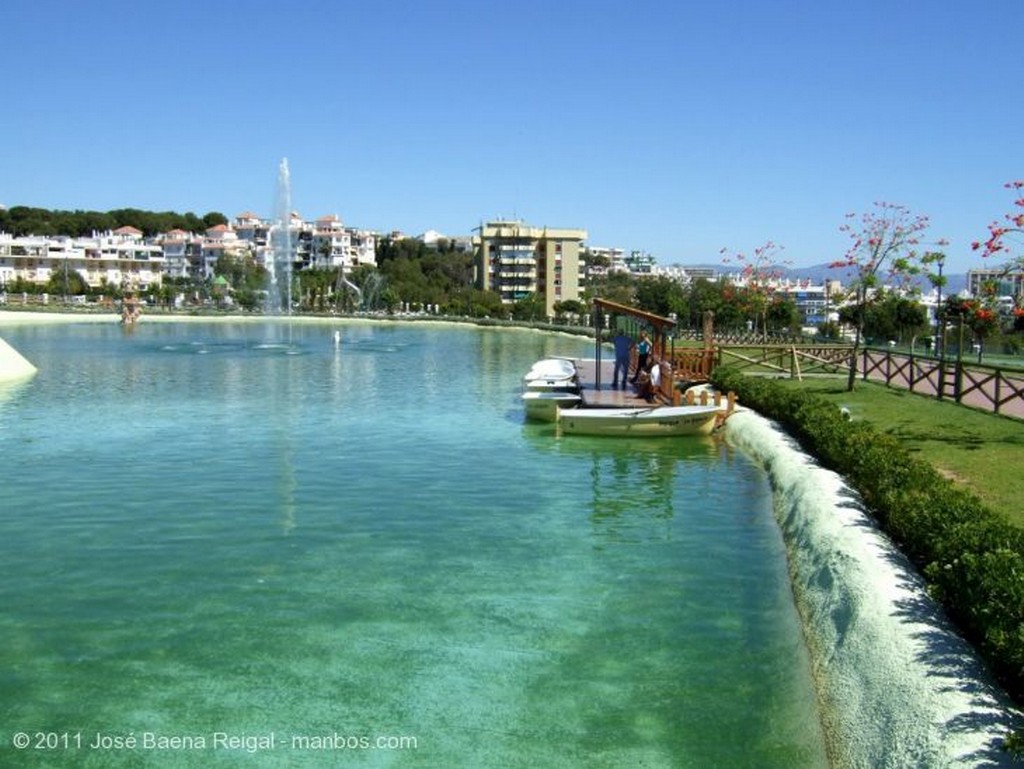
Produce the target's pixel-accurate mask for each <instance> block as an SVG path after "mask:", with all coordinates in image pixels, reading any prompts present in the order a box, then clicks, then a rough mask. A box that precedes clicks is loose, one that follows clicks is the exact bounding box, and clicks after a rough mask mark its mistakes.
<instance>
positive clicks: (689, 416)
mask: <svg viewBox="0 0 1024 769" xmlns="http://www.w3.org/2000/svg"><path fill="white" fill-rule="evenodd" d="M721 411H722V409H721V408H720V407H718V406H659V407H655V408H625V409H569V410H567V411H561V410H560V411H559V412H558V426H559V428H560V429H561V431H562V432H563V433H568V434H577V435H618V436H632V437H648V438H649V437H652V436H658V435H662V436H674V435H707V434H709V433H710V432H711V431H712V430H714V429H715V424H716V422H717V420H718V415H719V413H720V412H721Z"/></svg>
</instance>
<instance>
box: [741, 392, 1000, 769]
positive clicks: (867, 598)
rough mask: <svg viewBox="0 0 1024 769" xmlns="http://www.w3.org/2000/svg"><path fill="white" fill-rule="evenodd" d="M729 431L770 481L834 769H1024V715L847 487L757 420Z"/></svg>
mask: <svg viewBox="0 0 1024 769" xmlns="http://www.w3.org/2000/svg"><path fill="white" fill-rule="evenodd" d="M726 425H727V428H726V434H727V439H728V441H729V443H730V444H732V445H734V446H737V447H738V448H740V449H742V450H743V451H744V452H745V453H747V454H749V455H751V456H752V457H753V458H754V459H755V460H756V461H758V462H760V463H761V464H762V465H763V466H764V467H765V469H766V470H767V472H768V475H769V477H770V479H771V484H772V487H773V490H774V498H775V509H776V517H777V518H778V521H779V525H780V526H781V527H782V532H783V537H784V539H785V541H786V547H787V551H788V554H789V560H790V573H791V576H792V579H793V586H794V593H795V595H796V600H797V604H798V606H799V608H800V612H801V615H802V617H803V623H804V628H805V630H804V632H805V635H806V636H807V640H808V645H809V646H810V650H811V657H812V661H813V667H814V674H815V680H816V685H817V688H818V694H819V702H820V704H821V710H822V714H823V716H822V717H823V720H824V724H823V726H824V729H825V733H826V739H827V740H828V742H829V753H830V756H831V758H832V761H833V764H834V765H835V766H842V767H871V768H872V769H874V768H876V767H894V768H895V767H908V766H921V767H924V766H927V767H960V766H963V767H968V766H970V767H977V766H985V767H1003V766H1005V767H1011V766H1019V763H1017V762H1015V761H1013V760H1011V758H1010V756H1009V755H1008V754H1007V753H1005V752H1004V751H1003V750H1002V749H1001V743H1002V739H1003V738H1004V737H1005V736H1006V735H1007V734H1008V733H1009V732H1010V731H1011V729H1012V728H1013V726H1014V724H1019V721H1017V720H1016V719H1017V718H1018V716H1019V714H1016V713H1015V712H1014V711H1013V709H1012V704H1011V703H1010V701H1009V698H1008V697H1007V695H1006V694H1005V692H1003V691H1002V690H1001V689H999V688H998V687H997V686H995V685H994V683H993V682H992V680H991V677H990V676H989V675H988V673H987V671H986V668H985V666H984V665H983V664H982V662H981V661H980V660H979V658H978V657H977V654H976V653H975V652H974V650H973V649H972V648H971V647H970V645H969V644H967V643H966V642H965V641H964V640H963V639H962V638H960V637H959V636H958V635H957V634H956V632H955V630H954V629H953V628H952V626H951V624H950V623H949V621H948V620H947V619H946V617H945V615H944V614H943V612H942V611H941V609H940V608H939V607H938V606H937V605H936V604H935V603H934V602H933V601H932V599H931V598H929V596H928V595H927V592H926V590H925V587H924V583H923V581H922V579H921V578H920V576H919V575H918V574H917V572H916V571H915V570H914V569H913V567H912V566H911V565H910V563H909V562H908V561H907V560H906V558H904V557H903V555H902V554H900V553H899V552H898V551H897V550H896V548H895V547H894V546H893V544H892V543H891V542H890V541H889V539H888V538H887V537H885V535H884V534H882V533H881V532H880V531H879V530H878V528H877V527H876V526H875V525H874V523H873V522H872V521H871V520H870V518H869V517H868V516H867V514H866V513H864V512H863V509H862V507H861V505H860V500H859V498H858V497H857V496H856V495H855V494H854V492H853V491H852V490H850V489H849V488H848V487H847V486H846V484H845V483H844V482H843V480H842V478H841V477H839V476H838V475H836V474H835V473H833V472H831V471H828V470H825V469H823V468H821V467H820V466H818V465H817V464H816V463H815V462H814V461H813V460H812V459H811V458H810V457H808V456H807V455H806V454H804V453H803V452H802V451H801V450H800V449H799V447H798V446H797V445H796V443H795V442H794V441H792V439H790V438H789V437H788V436H786V435H785V434H784V433H782V432H781V431H780V430H778V429H776V427H775V425H774V424H773V423H771V422H770V421H768V420H766V419H764V418H763V417H761V416H759V415H757V414H756V413H754V412H753V411H749V410H743V411H739V412H736V413H734V414H733V415H732V416H730V417H729V420H728V422H727V423H726Z"/></svg>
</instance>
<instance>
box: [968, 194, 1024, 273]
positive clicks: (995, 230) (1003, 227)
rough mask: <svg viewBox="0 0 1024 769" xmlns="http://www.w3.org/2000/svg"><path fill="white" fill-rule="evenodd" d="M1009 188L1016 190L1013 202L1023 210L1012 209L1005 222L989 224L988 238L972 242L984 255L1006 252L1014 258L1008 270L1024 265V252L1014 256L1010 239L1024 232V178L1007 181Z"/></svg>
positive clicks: (1004, 217) (974, 247) (1004, 216)
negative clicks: (1015, 197) (1014, 210)
mask: <svg viewBox="0 0 1024 769" xmlns="http://www.w3.org/2000/svg"><path fill="white" fill-rule="evenodd" d="M1003 187H1005V188H1006V189H1008V190H1014V194H1015V195H1017V199H1016V200H1014V201H1013V204H1014V205H1015V206H1016V207H1017V208H1018V209H1021V210H1018V211H1016V212H1013V211H1011V212H1010V213H1008V214H1004V215H1003V220H1004V221H1005V224H1001V223H1000V222H999V221H994V222H992V223H991V224H990V225H989V226H988V239H987V240H985V241H980V240H976V241H974V242H973V243H971V248H972V249H974V250H975V251H981V255H982V256H983V257H989V256H994V255H996V254H1005V255H1007V256H1010V257H1011V258H1012V261H1011V262H1010V263H1009V264H1008V265H1007V268H1006V269H1007V271H1009V270H1011V269H1013V268H1014V267H1024V254H1021V255H1019V256H1015V257H1014V256H1013V255H1012V253H1011V251H1012V248H1011V246H1010V244H1009V243H1008V242H1007V241H1008V240H1016V239H1017V238H1016V236H1019V235H1022V234H1024V180H1020V179H1018V180H1017V181H1015V182H1007V183H1006V184H1004V185H1003Z"/></svg>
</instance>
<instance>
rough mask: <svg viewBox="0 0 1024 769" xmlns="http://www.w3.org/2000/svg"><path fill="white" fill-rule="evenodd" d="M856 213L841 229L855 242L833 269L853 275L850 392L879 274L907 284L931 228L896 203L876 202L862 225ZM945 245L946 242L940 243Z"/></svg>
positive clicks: (916, 270) (920, 217)
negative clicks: (847, 270) (845, 269)
mask: <svg viewBox="0 0 1024 769" xmlns="http://www.w3.org/2000/svg"><path fill="white" fill-rule="evenodd" d="M855 217H856V214H847V215H846V218H847V222H846V223H845V224H844V225H843V226H841V227H840V228H839V230H840V232H845V233H846V234H847V235H848V236H849V237H850V239H851V240H852V241H853V242H852V244H851V245H850V248H849V249H848V250H847V252H846V255H845V256H844V257H843V258H842V259H840V260H838V261H835V262H833V263H832V264H830V265H829V266H830V267H848V268H850V269H851V271H852V272H853V276H852V277H853V280H852V281H851V287H852V288H853V289H854V290H855V291H856V303H857V310H858V311H857V313H856V315H855V317H857V318H858V319H859V320H858V321H857V325H856V336H855V337H854V343H853V356H852V357H851V359H850V374H849V377H848V378H847V383H846V385H847V389H848V390H853V389H854V383H855V382H856V379H857V352H858V350H859V349H860V345H861V339H862V337H863V335H864V318H865V313H864V307H865V305H867V303H868V301H869V300H870V299H871V297H872V295H873V293H874V289H875V288H877V287H878V283H879V278H878V276H879V273H881V272H882V271H883V270H886V271H887V272H888V276H889V278H890V280H892V281H894V282H897V283H904V282H905V281H906V280H907V279H908V278H909V277H910V276H911V275H914V274H916V273H917V272H919V271H920V268H919V267H918V264H917V263H918V261H919V260H920V257H919V255H918V253H917V247H918V245H920V243H921V236H922V234H923V233H924V232H925V230H927V229H928V217H927V216H919V215H918V216H915V215H914V214H912V213H911V211H910V209H909V208H907V207H906V206H902V205H898V204H896V203H886V202H878V203H875V210H874V211H869V212H867V213H865V214H862V215H861V217H860V226H855V225H854V224H853V222H852V220H853V219H855ZM939 244H940V245H944V241H939Z"/></svg>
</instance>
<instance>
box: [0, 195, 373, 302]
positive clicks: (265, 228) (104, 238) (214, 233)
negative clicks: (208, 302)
mask: <svg viewBox="0 0 1024 769" xmlns="http://www.w3.org/2000/svg"><path fill="white" fill-rule="evenodd" d="M272 228H273V224H272V223H271V222H270V221H268V220H266V219H262V218H260V217H258V216H257V215H256V214H253V213H252V212H249V211H246V212H244V213H242V214H239V215H238V216H237V217H236V218H235V221H234V223H233V224H232V225H226V224H221V225H217V226H216V227H211V228H210V229H208V230H206V231H205V232H204V233H202V234H196V233H191V232H185V231H184V230H172V231H170V232H166V233H163V234H161V235H157V236H155V237H151V238H144V237H143V234H142V232H140V231H139V230H137V229H135V228H134V227H120V228H118V229H117V230H114V231H113V232H105V233H92V235H90V236H89V237H78V238H73V237H69V236H50V237H38V236H34V235H28V236H22V237H14V236H12V235H9V234H6V233H3V232H0V290H4V289H5V288H7V287H9V286H10V285H11V284H12V283H13V282H14V281H16V280H18V279H21V280H23V281H26V282H28V283H33V284H36V285H45V284H47V283H48V282H49V281H50V279H51V276H53V275H54V274H58V275H60V274H70V273H71V272H77V273H78V274H79V275H81V277H82V279H83V280H84V281H85V283H86V284H87V285H88V286H89V287H90V288H93V289H101V288H103V287H104V286H110V287H112V288H119V289H121V290H125V291H137V292H138V291H148V290H150V289H152V288H155V287H159V286H160V285H161V284H162V282H163V278H164V277H169V278H195V279H201V280H205V279H211V278H212V277H213V276H214V268H215V266H216V264H217V260H218V259H220V257H221V256H223V255H225V254H228V255H231V256H236V257H237V256H252V257H254V258H256V259H262V260H264V262H263V263H264V264H268V262H269V260H270V259H272V258H273V257H272V254H271V250H270V231H271V229H272ZM289 232H290V234H291V240H290V242H291V249H292V260H293V262H294V264H295V267H296V269H297V270H301V269H310V268H326V269H331V268H338V267H340V268H341V269H342V270H343V271H344V272H345V273H348V272H351V270H352V269H353V268H354V267H356V266H358V265H361V264H369V265H373V264H376V260H377V235H376V233H374V232H370V231H367V230H357V229H353V228H351V227H345V226H344V224H343V223H342V222H341V220H340V219H339V218H338V217H337V216H333V215H331V216H325V217H323V218H321V219H318V220H317V221H316V222H312V223H308V222H305V221H303V220H302V218H301V217H300V216H299V215H298V214H296V213H292V215H291V218H290V220H289Z"/></svg>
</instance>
